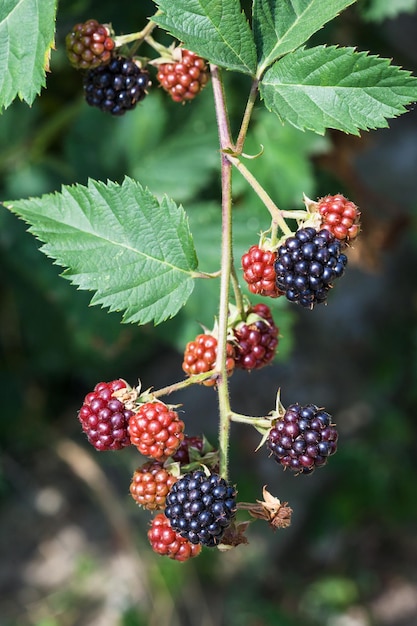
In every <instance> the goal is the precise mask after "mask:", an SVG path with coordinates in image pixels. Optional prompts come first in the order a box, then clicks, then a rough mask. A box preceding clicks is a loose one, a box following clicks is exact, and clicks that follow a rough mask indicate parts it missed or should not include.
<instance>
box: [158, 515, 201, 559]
mask: <svg viewBox="0 0 417 626" xmlns="http://www.w3.org/2000/svg"><path fill="white" fill-rule="evenodd" d="M148 539H149V543H150V544H151V547H152V550H153V551H154V552H156V553H157V554H161V555H163V556H167V557H168V558H170V559H174V560H175V561H188V559H191V558H192V557H194V556H198V555H199V554H200V552H201V545H200V544H192V543H190V542H189V541H187V539H184V537H181V535H179V534H178V533H176V532H175V530H173V529H172V528H171V526H170V523H169V521H168V520H167V518H166V517H165V515H164V514H163V513H158V515H156V516H155V517H154V519H153V520H152V524H151V527H150V529H149V530H148Z"/></svg>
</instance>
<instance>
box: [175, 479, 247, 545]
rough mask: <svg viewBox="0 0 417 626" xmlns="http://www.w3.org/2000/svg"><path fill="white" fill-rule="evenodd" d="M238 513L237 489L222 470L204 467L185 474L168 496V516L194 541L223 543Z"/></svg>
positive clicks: (184, 535)
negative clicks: (215, 470)
mask: <svg viewBox="0 0 417 626" xmlns="http://www.w3.org/2000/svg"><path fill="white" fill-rule="evenodd" d="M235 513H236V490H235V488H234V487H233V486H232V485H230V484H229V483H228V482H226V481H225V480H224V479H223V478H221V476H219V475H218V474H210V475H209V476H207V475H206V474H205V472H203V471H202V470H196V471H194V472H190V473H188V474H185V475H184V476H182V477H181V478H180V479H178V480H177V482H176V483H175V484H174V485H173V486H172V487H171V489H170V491H169V493H168V495H167V496H166V507H165V516H166V517H167V518H168V520H169V522H170V525H171V527H172V528H173V529H174V530H175V531H176V532H177V533H179V534H180V535H181V537H185V538H186V539H188V541H190V542H191V543H193V544H198V543H201V544H202V545H204V546H208V547H214V546H216V545H218V544H219V543H221V538H222V536H223V534H224V532H225V530H226V528H227V527H228V526H229V525H230V523H231V522H232V521H233V518H234V516H235Z"/></svg>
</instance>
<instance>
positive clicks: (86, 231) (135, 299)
mask: <svg viewBox="0 0 417 626" xmlns="http://www.w3.org/2000/svg"><path fill="white" fill-rule="evenodd" d="M4 204H5V206H6V207H7V208H8V209H10V210H11V211H12V212H13V213H16V214H17V215H18V216H19V217H21V218H22V219H23V220H24V221H25V222H27V223H29V224H30V229H29V230H30V232H31V233H32V234H33V235H35V236H36V237H37V238H38V239H40V240H41V241H42V242H45V245H43V246H42V248H41V250H42V252H44V253H45V254H46V255H47V256H49V257H52V258H53V259H55V260H56V262H57V263H58V265H61V266H63V267H66V268H68V269H66V270H65V272H64V273H63V276H64V277H65V278H68V279H69V280H71V282H72V283H75V284H76V285H78V286H79V287H80V288H81V289H86V290H89V291H96V293H95V295H94V296H93V298H92V300H91V304H100V305H101V306H103V307H108V308H109V309H110V311H124V316H123V322H125V323H128V322H131V323H141V324H145V323H146V322H150V321H152V320H153V321H154V323H155V324H158V323H160V322H162V321H164V320H166V319H168V318H170V317H173V316H174V315H175V314H176V313H177V312H178V311H179V310H180V308H181V307H182V306H183V305H184V304H185V302H186V301H187V299H188V297H189V295H190V294H191V292H192V290H193V286H194V280H193V275H192V274H193V270H195V268H196V266H197V258H196V254H195V250H194V246H193V242H192V238H191V234H190V231H189V227H188V221H187V217H186V214H185V212H184V210H183V209H182V207H178V206H177V205H176V204H175V203H174V202H173V201H172V200H169V199H168V198H166V197H165V198H163V199H162V200H161V201H158V200H157V198H155V196H153V195H152V194H151V193H150V192H149V191H148V190H147V189H144V188H143V187H142V186H141V185H140V184H139V183H137V182H135V181H134V180H132V179H130V178H125V180H124V181H123V183H122V185H118V184H117V183H114V182H111V181H109V182H107V184H105V183H102V182H97V181H94V180H89V182H88V186H87V187H84V186H82V185H75V186H72V187H63V188H62V193H60V194H59V193H55V194H47V195H44V196H42V197H40V198H30V199H29V200H18V201H15V202H14V201H13V202H5V203H4Z"/></svg>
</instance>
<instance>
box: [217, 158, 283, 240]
mask: <svg viewBox="0 0 417 626" xmlns="http://www.w3.org/2000/svg"><path fill="white" fill-rule="evenodd" d="M226 157H227V159H228V161H230V163H231V164H232V165H234V166H235V167H236V169H237V170H238V171H239V172H240V173H241V174H242V176H243V178H244V179H245V180H246V181H247V182H248V183H249V185H250V186H251V187H252V189H253V190H254V192H255V193H256V194H257V196H259V198H260V199H261V200H262V202H263V203H264V205H265V206H266V208H267V209H268V211H269V213H270V214H271V217H272V219H273V221H274V222H275V223H276V224H278V226H279V227H280V229H281V230H282V232H283V233H284V234H285V235H290V234H291V229H290V227H289V226H288V225H287V223H286V221H285V220H284V218H283V215H282V211H280V209H279V208H278V207H277V205H276V204H275V202H274V201H273V200H272V198H271V196H270V195H269V194H268V193H267V192H266V191H265V189H264V188H263V187H262V185H260V184H259V182H258V181H257V180H256V178H255V177H254V175H253V174H251V172H250V171H249V170H248V168H247V167H246V166H245V165H243V163H242V161H240V160H239V159H238V158H237V157H236V156H235V155H234V154H230V153H226Z"/></svg>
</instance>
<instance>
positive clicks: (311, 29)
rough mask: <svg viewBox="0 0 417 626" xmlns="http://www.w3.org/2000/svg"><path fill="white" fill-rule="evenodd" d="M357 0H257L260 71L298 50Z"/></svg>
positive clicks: (255, 24)
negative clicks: (279, 58) (273, 0)
mask: <svg viewBox="0 0 417 626" xmlns="http://www.w3.org/2000/svg"><path fill="white" fill-rule="evenodd" d="M354 2H356V0H326V2H323V0H280V1H278V2H277V1H275V2H271V0H254V5H253V29H254V33H255V41H256V44H257V47H258V53H259V55H258V57H259V64H260V67H259V71H258V76H261V75H262V73H263V72H264V70H265V69H266V68H267V67H268V66H269V65H271V64H272V63H273V62H274V61H275V60H276V59H277V58H278V57H280V56H283V55H284V54H286V53H287V52H291V51H292V50H295V49H296V48H298V47H299V46H301V45H302V44H303V43H305V42H306V41H307V39H309V38H310V37H311V35H313V34H314V33H315V32H317V31H318V30H320V28H322V26H324V24H326V23H327V22H329V21H330V20H332V19H333V18H334V17H336V15H338V14H339V13H340V12H341V11H343V9H345V8H346V7H347V6H349V5H350V4H353V3H354Z"/></svg>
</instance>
